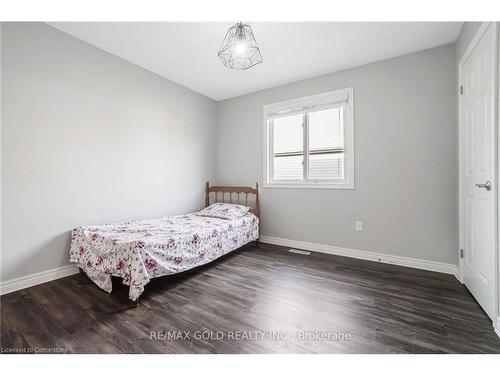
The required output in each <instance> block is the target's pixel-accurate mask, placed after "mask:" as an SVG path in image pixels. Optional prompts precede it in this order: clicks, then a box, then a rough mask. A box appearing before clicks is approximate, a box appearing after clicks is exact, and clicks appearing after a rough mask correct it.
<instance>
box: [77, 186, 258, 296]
mask: <svg viewBox="0 0 500 375" xmlns="http://www.w3.org/2000/svg"><path fill="white" fill-rule="evenodd" d="M205 193H206V197H205V206H206V207H209V206H210V205H211V204H212V203H219V202H222V203H230V204H239V205H244V206H248V207H250V209H249V211H248V212H247V213H245V214H244V215H243V216H241V217H238V218H235V219H232V220H228V219H221V218H217V217H207V216H199V214H198V213H190V214H187V215H179V216H165V217H160V218H157V219H149V220H140V221H129V222H124V223H117V224H107V225H96V226H84V227H79V228H76V229H74V230H73V231H72V234H71V245H70V257H69V260H70V262H72V263H76V265H77V266H78V267H79V268H80V270H81V272H85V273H86V274H87V276H88V277H89V278H90V279H91V280H92V281H93V282H94V283H96V284H97V285H98V286H99V287H100V288H101V289H103V290H105V291H107V292H109V293H110V292H111V290H112V283H111V278H112V276H117V277H121V278H122V279H123V284H125V285H128V286H129V298H130V299H131V300H132V301H137V300H138V298H139V296H140V295H141V294H142V292H143V291H144V286H145V285H146V284H148V283H149V281H150V280H151V279H152V278H155V277H159V276H164V275H171V274H175V273H179V272H183V271H186V270H189V269H192V268H194V267H198V266H201V265H204V264H206V263H209V262H211V261H213V260H215V259H217V258H219V257H221V256H222V255H225V254H227V253H229V252H231V251H233V250H236V249H238V248H240V247H242V246H243V245H245V244H247V243H249V242H251V241H258V238H259V189H258V184H257V185H256V187H255V188H252V187H237V186H210V185H209V183H208V182H207V185H206V190H205Z"/></svg>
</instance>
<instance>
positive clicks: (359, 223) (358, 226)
mask: <svg viewBox="0 0 500 375" xmlns="http://www.w3.org/2000/svg"><path fill="white" fill-rule="evenodd" d="M356 231H358V232H362V231H363V222H362V221H356Z"/></svg>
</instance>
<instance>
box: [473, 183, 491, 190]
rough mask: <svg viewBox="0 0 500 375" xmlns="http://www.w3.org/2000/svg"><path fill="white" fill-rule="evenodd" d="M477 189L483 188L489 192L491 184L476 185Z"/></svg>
mask: <svg viewBox="0 0 500 375" xmlns="http://www.w3.org/2000/svg"><path fill="white" fill-rule="evenodd" d="M476 186H477V187H478V188H483V189H486V190H491V182H489V181H486V182H485V183H484V184H476Z"/></svg>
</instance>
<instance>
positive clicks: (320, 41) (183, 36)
mask: <svg viewBox="0 0 500 375" xmlns="http://www.w3.org/2000/svg"><path fill="white" fill-rule="evenodd" d="M232 24H233V23H231V22H189V23H181V22H58V23H50V25H51V26H53V27H55V28H57V29H59V30H62V31H64V32H66V33H68V34H71V35H73V36H75V37H76V38H79V39H81V40H84V41H85V42H87V43H90V44H93V45H95V46H97V47H99V48H101V49H103V50H105V51H108V52H110V53H112V54H114V55H116V56H119V57H121V58H123V59H125V60H128V61H130V62H132V63H134V64H137V65H139V66H142V67H144V68H146V69H148V70H150V71H152V72H155V73H157V74H159V75H161V76H163V77H166V78H168V79H170V80H172V81H174V82H177V83H179V84H181V85H183V86H186V87H188V88H190V89H192V90H194V91H197V92H199V93H201V94H203V95H206V96H208V97H210V98H212V99H215V100H224V99H227V98H231V97H234V96H239V95H243V94H247V93H250V92H254V91H258V90H262V89H266V88H269V87H274V86H279V85H282V84H285V83H290V82H294V81H299V80H301V79H305V78H310V77H315V76H318V75H321V74H325V73H330V72H334V71H338V70H342V69H346V68H351V67H354V66H359V65H363V64H367V63H370V62H374V61H380V60H384V59H387V58H390V57H394V56H400V55H404V54H407V53H411V52H415V51H419V50H423V49H427V48H432V47H436V46H440V45H444V44H448V43H453V42H455V40H456V39H457V36H458V33H459V32H460V29H461V27H462V23H461V22H399V23H390V22H317V23H314V22H296V23H292V22H267V23H266V22H250V23H249V24H250V25H251V26H252V29H253V31H254V34H255V38H256V39H257V43H258V44H259V46H260V48H261V52H262V57H263V59H264V62H263V63H262V64H259V65H257V66H255V67H253V68H251V69H249V70H246V71H238V70H231V69H228V68H226V67H224V66H223V65H222V63H221V62H220V60H219V59H218V56H217V52H218V49H219V47H220V44H221V42H222V39H223V38H224V35H225V33H226V31H227V29H228V28H229V27H230V26H232Z"/></svg>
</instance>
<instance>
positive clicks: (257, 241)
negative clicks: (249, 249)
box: [255, 238, 260, 248]
mask: <svg viewBox="0 0 500 375" xmlns="http://www.w3.org/2000/svg"><path fill="white" fill-rule="evenodd" d="M255 247H257V248H258V247H260V242H259V239H258V238H257V239H256V240H255Z"/></svg>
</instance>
